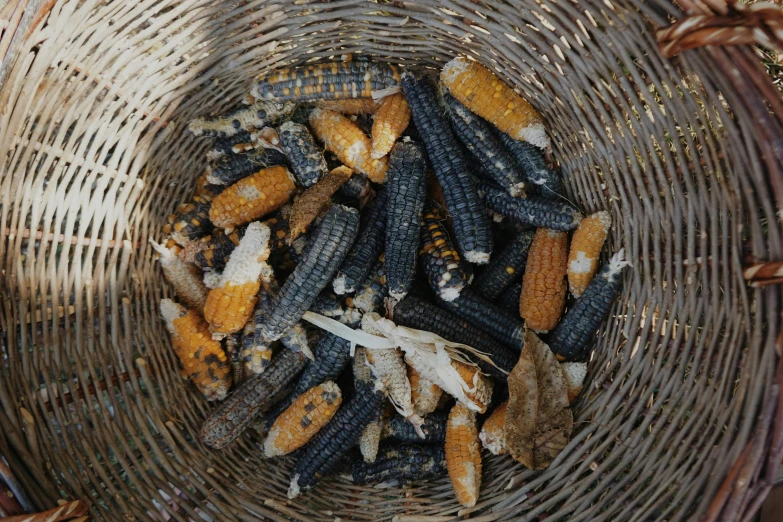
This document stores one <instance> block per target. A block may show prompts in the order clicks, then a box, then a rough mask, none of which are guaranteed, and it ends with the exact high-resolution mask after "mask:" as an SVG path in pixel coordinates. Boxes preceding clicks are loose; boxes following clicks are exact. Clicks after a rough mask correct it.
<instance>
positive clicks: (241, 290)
mask: <svg viewBox="0 0 783 522" xmlns="http://www.w3.org/2000/svg"><path fill="white" fill-rule="evenodd" d="M269 235H270V231H269V227H268V226H266V225H264V224H263V223H259V222H255V223H251V224H250V225H249V226H248V227H247V231H246V232H245V236H244V237H243V238H242V240H241V241H240V242H239V246H237V247H236V248H235V249H234V251H233V252H232V253H231V256H230V257H229V259H228V263H226V268H225V269H224V270H223V274H222V275H221V277H220V282H219V283H218V286H217V287H216V288H214V289H212V290H211V291H210V292H209V296H208V297H207V302H206V303H205V305H204V318H205V319H206V320H207V322H209V325H210V330H212V333H213V334H215V336H216V337H218V338H221V337H223V336H224V335H225V334H231V333H234V332H238V331H239V330H241V329H242V328H243V327H244V326H245V324H246V323H247V321H248V319H249V318H250V316H251V315H252V313H253V307H254V306H255V304H256V301H258V296H257V295H256V294H257V293H258V289H259V288H260V287H261V272H262V271H264V270H265V269H266V268H267V267H268V265H267V264H266V260H267V259H268V258H269Z"/></svg>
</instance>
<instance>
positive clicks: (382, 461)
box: [346, 444, 447, 484]
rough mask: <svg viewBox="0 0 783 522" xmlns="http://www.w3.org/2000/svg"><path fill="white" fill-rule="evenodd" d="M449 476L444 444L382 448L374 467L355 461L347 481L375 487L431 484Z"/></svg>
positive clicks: (358, 460) (373, 463) (370, 464)
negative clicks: (394, 482)
mask: <svg viewBox="0 0 783 522" xmlns="http://www.w3.org/2000/svg"><path fill="white" fill-rule="evenodd" d="M446 473H447V469H446V450H445V448H444V446H443V445H442V444H400V445H395V446H384V447H382V448H381V449H380V451H379V452H378V456H377V457H376V458H375V462H372V463H367V462H364V461H363V460H361V459H354V460H353V461H352V462H351V467H350V470H349V472H348V475H347V477H346V478H347V479H348V480H350V481H351V482H353V483H354V484H374V483H380V482H387V481H391V480H397V481H401V482H412V481H416V480H427V479H432V478H435V477H440V476H443V475H445V474H446Z"/></svg>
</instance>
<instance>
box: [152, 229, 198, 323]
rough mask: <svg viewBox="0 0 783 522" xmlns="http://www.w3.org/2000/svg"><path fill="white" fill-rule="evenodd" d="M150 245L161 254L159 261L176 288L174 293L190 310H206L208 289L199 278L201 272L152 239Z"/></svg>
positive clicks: (168, 279)
mask: <svg viewBox="0 0 783 522" xmlns="http://www.w3.org/2000/svg"><path fill="white" fill-rule="evenodd" d="M150 244H151V245H152V248H154V249H155V251H156V252H158V253H159V254H160V259H159V261H160V267H161V268H162V269H163V275H164V276H165V277H166V280H167V281H168V282H169V283H171V286H173V287H174V293H175V294H177V297H179V299H180V301H182V302H183V303H184V304H185V306H187V307H188V308H193V309H195V310H201V309H202V308H204V303H205V302H206V300H207V288H206V287H205V286H204V283H203V281H202V280H201V278H200V277H199V274H200V271H199V270H198V269H197V268H195V267H191V266H189V265H188V264H187V263H185V262H184V261H183V260H181V259H180V258H179V257H177V256H176V255H174V252H172V251H171V250H170V249H168V248H166V247H164V246H163V245H159V244H158V243H156V242H155V241H153V240H152V239H150Z"/></svg>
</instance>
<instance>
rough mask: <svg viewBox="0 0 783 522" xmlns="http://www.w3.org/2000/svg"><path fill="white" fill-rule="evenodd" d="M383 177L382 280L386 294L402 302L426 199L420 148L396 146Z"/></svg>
mask: <svg viewBox="0 0 783 522" xmlns="http://www.w3.org/2000/svg"><path fill="white" fill-rule="evenodd" d="M387 176H388V180H387V182H386V183H387V185H388V189H387V190H388V191H389V196H388V198H389V199H388V203H387V205H386V209H387V210H386V279H387V281H388V285H389V294H390V295H391V296H392V297H393V298H394V299H402V298H403V297H404V296H405V294H407V293H408V290H410V287H411V284H412V283H413V276H414V274H415V273H416V252H417V250H418V246H419V227H420V226H421V213H422V211H423V209H424V201H425V198H426V195H427V165H426V162H425V161H424V151H423V150H422V149H421V147H420V146H418V145H416V144H414V143H398V144H396V145H395V146H394V148H393V149H392V151H391V155H390V161H389V170H388V171H387Z"/></svg>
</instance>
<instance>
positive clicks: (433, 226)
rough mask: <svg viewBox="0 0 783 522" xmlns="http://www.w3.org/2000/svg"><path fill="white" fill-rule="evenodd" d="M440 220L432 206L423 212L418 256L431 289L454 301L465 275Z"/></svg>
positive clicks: (445, 299)
mask: <svg viewBox="0 0 783 522" xmlns="http://www.w3.org/2000/svg"><path fill="white" fill-rule="evenodd" d="M441 221H443V218H442V217H441V216H440V215H438V213H437V212H436V211H435V210H433V209H429V210H427V211H426V212H425V213H424V218H423V223H422V225H421V250H419V260H420V261H421V267H422V269H423V270H424V274H425V275H426V276H427V280H428V281H429V282H430V287H432V291H433V292H435V294H436V295H437V296H438V297H439V298H441V299H443V300H444V301H453V300H454V299H456V298H457V297H458V296H459V294H460V292H461V291H462V289H463V288H465V286H466V285H467V284H468V276H467V274H466V273H465V270H464V269H463V265H462V260H461V259H460V258H459V253H458V252H457V250H456V249H455V248H454V245H452V243H451V239H449V233H448V231H447V230H446V227H445V226H444V225H443V223H442V222H441Z"/></svg>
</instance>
